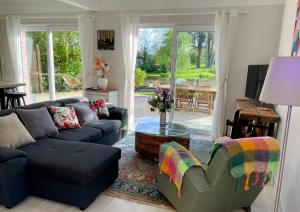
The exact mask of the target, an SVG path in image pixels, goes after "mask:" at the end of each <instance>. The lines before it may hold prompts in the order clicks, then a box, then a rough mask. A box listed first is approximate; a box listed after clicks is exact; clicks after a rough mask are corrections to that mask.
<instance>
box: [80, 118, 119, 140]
mask: <svg viewBox="0 0 300 212" xmlns="http://www.w3.org/2000/svg"><path fill="white" fill-rule="evenodd" d="M121 126H122V122H121V121H120V120H108V119H104V120H99V121H94V122H91V123H89V124H87V125H86V127H89V128H96V129H100V130H101V131H102V134H103V136H105V135H108V134H110V133H112V132H113V131H115V130H118V129H120V128H121Z"/></svg>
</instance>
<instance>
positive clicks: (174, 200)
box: [158, 147, 263, 212]
mask: <svg viewBox="0 0 300 212" xmlns="http://www.w3.org/2000/svg"><path fill="white" fill-rule="evenodd" d="M252 177H255V176H251V179H252ZM262 178H263V177H262V176H261V177H260V179H259V182H262V180H263V179H262ZM239 182H240V184H239V185H238V186H235V179H234V178H233V177H232V175H231V173H230V168H229V157H228V154H227V151H226V149H225V148H224V147H222V148H220V149H219V150H217V152H216V153H215V155H214V157H213V159H212V161H211V162H210V164H209V166H208V168H207V169H206V171H205V172H204V171H203V169H202V168H201V167H193V168H191V169H189V170H188V171H187V172H186V174H185V175H184V177H183V182H182V187H181V197H178V195H177V188H176V187H175V185H174V184H173V183H172V182H170V181H169V176H167V175H165V174H164V173H163V174H159V175H158V189H159V191H160V192H161V193H162V194H163V195H164V196H165V197H166V198H167V199H168V200H169V202H170V203H171V204H172V205H174V206H175V208H176V209H177V210H178V211H182V212H225V211H230V210H234V209H239V208H245V209H247V210H249V209H250V206H251V204H252V203H253V201H254V200H255V198H256V197H257V196H258V194H259V193H260V191H261V190H262V188H261V187H260V186H255V187H251V188H250V190H249V191H245V190H244V185H243V182H244V181H243V179H241V180H240V181H239ZM250 182H251V181H250Z"/></svg>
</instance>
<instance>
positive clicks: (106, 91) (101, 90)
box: [84, 87, 118, 93]
mask: <svg viewBox="0 0 300 212" xmlns="http://www.w3.org/2000/svg"><path fill="white" fill-rule="evenodd" d="M84 90H85V91H90V92H104V93H109V92H112V91H118V90H117V89H108V88H107V89H100V88H97V87H91V88H86V89H84Z"/></svg>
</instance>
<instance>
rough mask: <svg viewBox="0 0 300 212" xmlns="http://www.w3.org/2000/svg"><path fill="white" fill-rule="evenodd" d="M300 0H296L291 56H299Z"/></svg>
mask: <svg viewBox="0 0 300 212" xmlns="http://www.w3.org/2000/svg"><path fill="white" fill-rule="evenodd" d="M299 47H300V0H298V5H297V12H296V20H295V26H294V34H293V44H292V56H300V52H299Z"/></svg>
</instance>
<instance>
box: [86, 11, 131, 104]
mask: <svg viewBox="0 0 300 212" xmlns="http://www.w3.org/2000/svg"><path fill="white" fill-rule="evenodd" d="M95 16H96V20H95V29H94V32H91V33H95V34H96V33H97V30H99V29H111V30H115V50H101V51H100V50H97V40H96V39H95V45H94V46H95V49H94V53H95V57H100V58H103V59H104V60H105V61H106V62H108V63H111V64H112V68H113V73H112V75H110V76H109V77H108V78H109V83H108V87H109V88H114V89H118V90H119V104H120V106H124V105H123V96H124V90H123V88H124V85H125V74H124V73H125V72H124V60H123V50H122V39H121V19H120V16H119V15H118V13H116V12H109V13H108V12H101V13H97V14H96V15H95ZM94 73H95V72H94ZM94 85H97V77H96V75H95V77H94Z"/></svg>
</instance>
